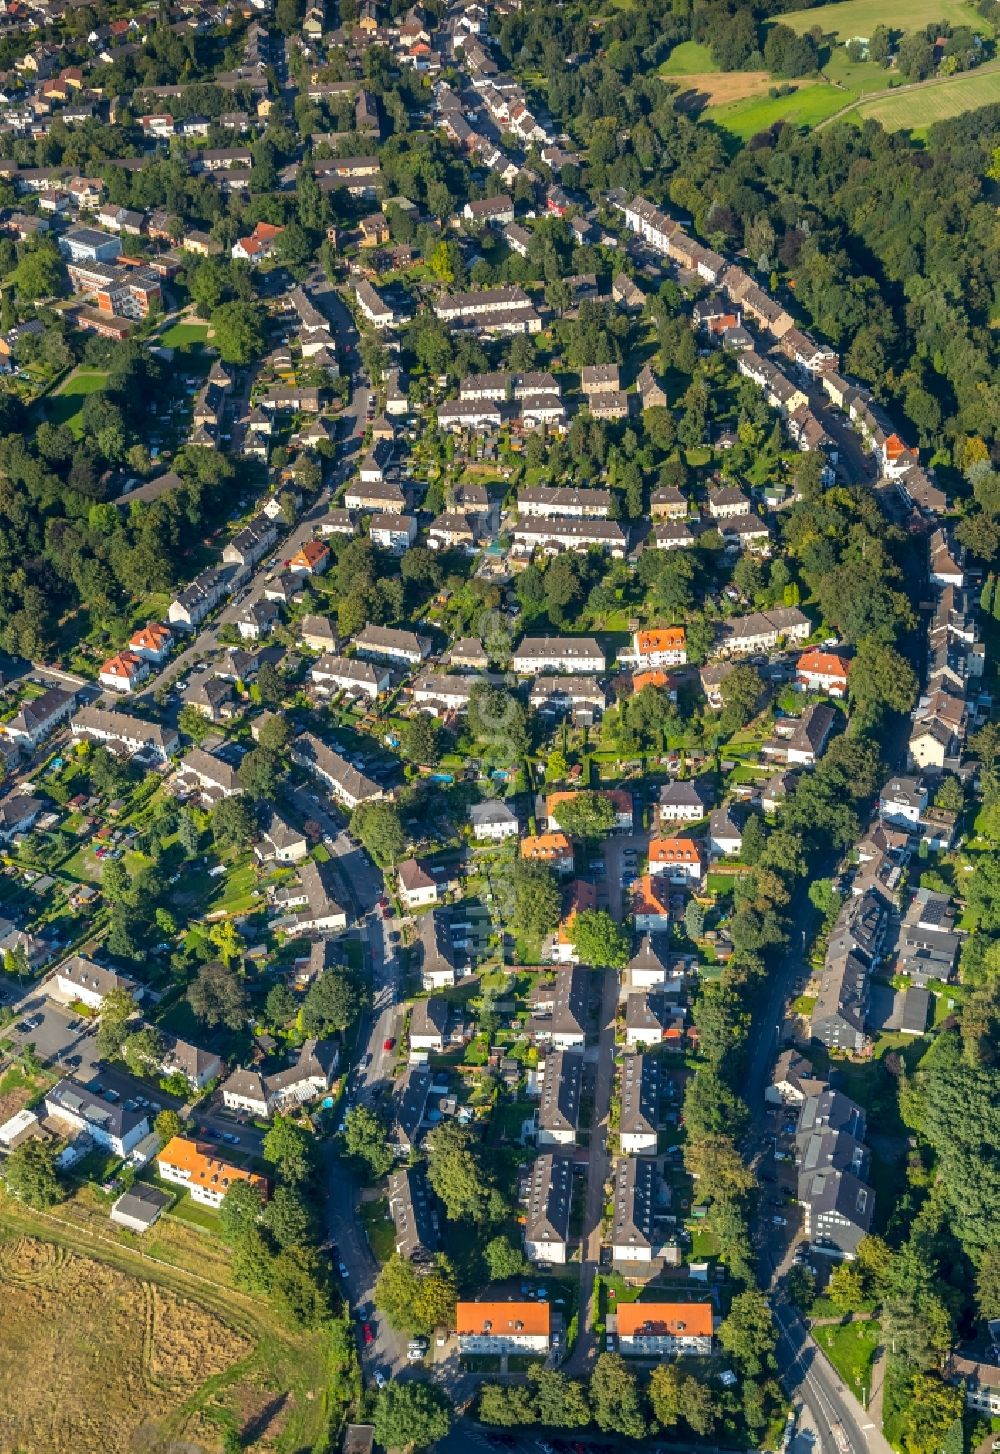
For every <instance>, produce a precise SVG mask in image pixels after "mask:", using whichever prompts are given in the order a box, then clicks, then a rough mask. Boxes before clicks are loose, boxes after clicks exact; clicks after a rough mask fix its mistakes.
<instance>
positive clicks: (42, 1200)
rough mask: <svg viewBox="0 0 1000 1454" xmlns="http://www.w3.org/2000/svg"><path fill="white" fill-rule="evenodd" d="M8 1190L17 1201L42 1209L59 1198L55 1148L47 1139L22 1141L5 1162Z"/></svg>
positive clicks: (60, 1194)
mask: <svg viewBox="0 0 1000 1454" xmlns="http://www.w3.org/2000/svg"><path fill="white" fill-rule="evenodd" d="M4 1175H5V1177H6V1181H7V1190H8V1191H9V1192H10V1194H11V1195H12V1196H15V1197H17V1199H18V1201H22V1202H26V1203H27V1205H28V1206H29V1207H36V1208H37V1209H39V1210H43V1209H44V1208H45V1207H51V1206H53V1205H54V1204H55V1203H56V1202H58V1201H60V1200H61V1198H62V1188H61V1186H60V1185H59V1178H58V1176H57V1175H56V1149H55V1146H53V1145H52V1144H51V1142H48V1141H36V1140H35V1139H34V1138H32V1139H31V1140H30V1141H22V1143H21V1145H20V1146H15V1147H14V1149H13V1151H12V1152H11V1153H10V1155H9V1156H8V1157H7V1160H6V1161H5V1163H4Z"/></svg>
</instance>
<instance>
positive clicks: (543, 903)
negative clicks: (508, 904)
mask: <svg viewBox="0 0 1000 1454" xmlns="http://www.w3.org/2000/svg"><path fill="white" fill-rule="evenodd" d="M561 907H562V895H561V894H560V892H559V885H558V883H557V882H556V877H555V874H554V873H553V872H552V870H551V869H550V868H549V867H547V865H546V864H544V863H531V862H530V861H528V860H526V859H523V858H519V859H517V860H516V861H515V864H514V922H515V923H516V924H517V926H518V927H519V929H520V930H521V932H522V933H523V934H526V935H528V937H529V938H532V939H541V938H543V937H544V935H546V934H550V933H551V932H552V930H553V929H554V928H555V927H556V925H557V924H558V923H559V914H560V910H561Z"/></svg>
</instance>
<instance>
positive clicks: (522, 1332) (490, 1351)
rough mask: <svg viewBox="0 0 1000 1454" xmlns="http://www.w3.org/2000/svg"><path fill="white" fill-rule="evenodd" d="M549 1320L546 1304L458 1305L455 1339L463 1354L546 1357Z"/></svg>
mask: <svg viewBox="0 0 1000 1454" xmlns="http://www.w3.org/2000/svg"><path fill="white" fill-rule="evenodd" d="M551 1320H552V1310H551V1308H550V1307H549V1305H548V1303H547V1302H474V1303H462V1302H460V1303H458V1304H457V1305H456V1307H455V1336H456V1337H457V1338H458V1346H459V1351H460V1352H461V1353H463V1354H475V1355H477V1356H481V1355H483V1354H486V1355H489V1356H493V1355H499V1356H500V1357H503V1356H505V1355H507V1354H510V1353H514V1354H532V1353H536V1354H537V1353H540V1354H547V1353H548V1351H549V1345H550V1341H551V1336H552V1333H551V1326H552V1321H551Z"/></svg>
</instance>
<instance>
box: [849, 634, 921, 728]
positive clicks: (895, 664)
mask: <svg viewBox="0 0 1000 1454" xmlns="http://www.w3.org/2000/svg"><path fill="white" fill-rule="evenodd" d="M847 695H848V698H849V699H850V702H851V706H852V708H853V709H854V712H855V713H857V714H859V715H860V717H861V720H862V722H864V723H865V724H867V725H872V726H874V725H877V724H878V723H879V722H880V721H881V720H882V718H883V717H884V716H885V714H886V712H909V711H910V709H911V708H912V707H913V704H914V702H915V701H916V700H917V676H916V672H915V671H914V670H913V667H912V666H911V665H910V663H909V662H908V661H907V660H906V657H905V656H903V655H901V654H900V652H898V651H896V649H895V648H894V647H892V646H887V645H885V643H884V642H881V641H877V640H875V638H874V637H870V636H866V637H864V638H862V640H861V641H859V642H858V649H857V654H856V656H855V658H854V660H853V661H852V663H851V669H850V671H849V672H848V676H847Z"/></svg>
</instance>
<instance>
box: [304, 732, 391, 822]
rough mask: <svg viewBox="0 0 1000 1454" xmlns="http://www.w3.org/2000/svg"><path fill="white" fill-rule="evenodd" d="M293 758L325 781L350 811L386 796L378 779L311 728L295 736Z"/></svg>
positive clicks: (338, 799)
mask: <svg viewBox="0 0 1000 1454" xmlns="http://www.w3.org/2000/svg"><path fill="white" fill-rule="evenodd" d="M292 760H293V761H294V762H296V763H298V765H299V766H300V767H304V768H305V769H306V771H307V772H311V773H312V774H313V775H314V776H315V777H318V778H319V780H320V781H321V782H323V783H325V784H326V786H327V787H328V788H329V789H330V791H331V793H332V794H333V796H334V797H335V798H336V799H337V801H338V802H339V803H342V804H343V805H344V807H345V808H348V809H349V810H351V811H353V810H354V809H355V808H356V807H357V806H358V804H359V803H367V802H372V801H374V800H376V799H378V798H383V797H385V793H384V791H383V789H382V788H380V787H379V785H378V783H376V782H373V781H372V779H371V778H369V777H366V776H365V774H364V773H363V772H361V771H360V770H359V769H358V768H356V767H354V766H353V764H352V763H350V762H348V761H347V759H346V758H345V757H341V755H340V753H339V752H335V751H334V749H333V748H332V747H328V746H327V745H326V743H325V742H321V741H320V739H319V738H318V737H316V736H314V734H313V733H311V732H303V733H301V734H300V735H299V736H298V737H297V738H296V739H295V742H294V744H293V746H292Z"/></svg>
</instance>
